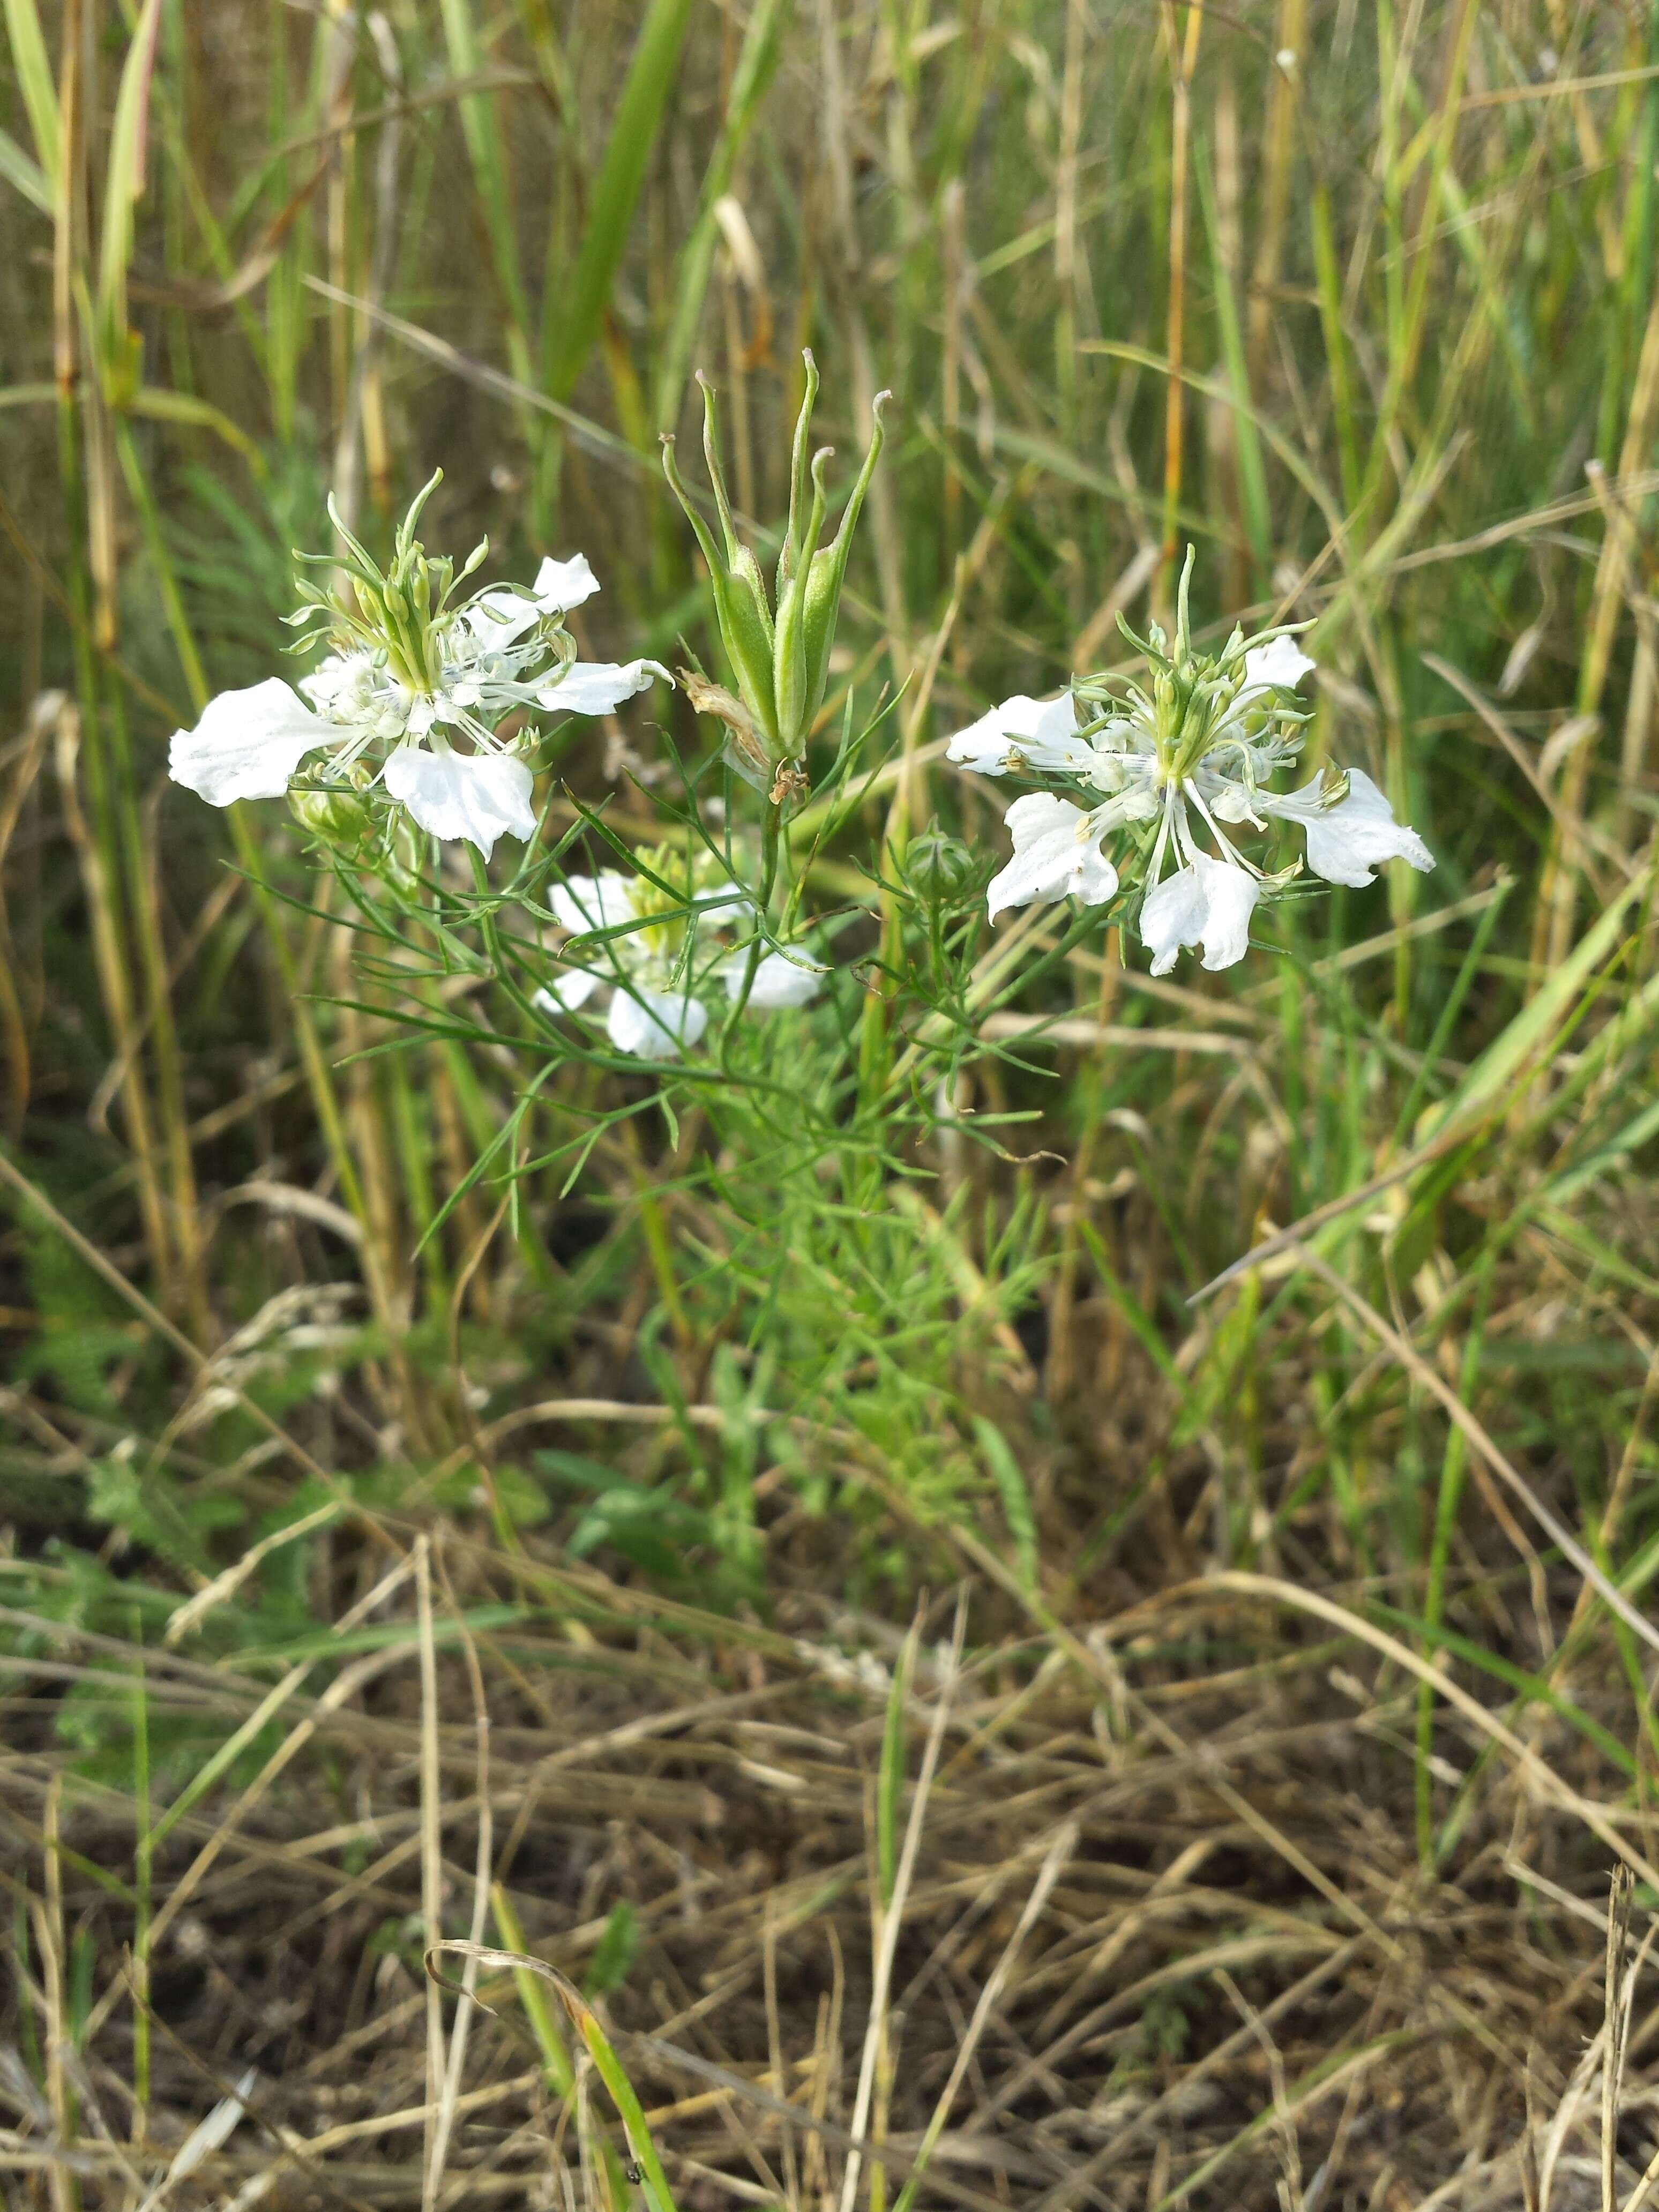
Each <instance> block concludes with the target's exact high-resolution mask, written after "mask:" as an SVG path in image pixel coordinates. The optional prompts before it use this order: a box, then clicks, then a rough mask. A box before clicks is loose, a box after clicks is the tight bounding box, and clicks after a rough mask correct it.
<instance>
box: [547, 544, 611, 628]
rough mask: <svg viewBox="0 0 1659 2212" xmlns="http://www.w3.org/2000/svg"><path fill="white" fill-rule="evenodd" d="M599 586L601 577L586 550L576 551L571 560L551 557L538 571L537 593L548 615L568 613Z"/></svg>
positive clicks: (591, 594) (589, 596)
mask: <svg viewBox="0 0 1659 2212" xmlns="http://www.w3.org/2000/svg"><path fill="white" fill-rule="evenodd" d="M598 590H599V578H598V577H597V576H596V575H595V574H593V571H592V568H589V566H588V565H587V556H586V553H573V554H572V555H571V556H570V558H569V560H568V561H555V560H553V559H551V558H549V559H547V560H545V561H544V562H542V565H541V567H540V568H538V569H537V571H536V583H535V592H536V598H537V600H538V603H539V605H540V606H541V609H542V611H543V612H544V614H559V615H568V613H569V611H570V610H571V608H572V607H580V606H581V605H584V604H585V602H586V601H587V600H589V599H592V596H593V594H594V592H597V591H598Z"/></svg>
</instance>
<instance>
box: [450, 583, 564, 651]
mask: <svg viewBox="0 0 1659 2212" xmlns="http://www.w3.org/2000/svg"><path fill="white" fill-rule="evenodd" d="M545 611H546V610H545V609H544V607H543V606H542V605H541V604H540V602H539V601H538V599H533V598H532V596H531V594H530V593H529V592H515V591H511V590H508V589H506V588H502V589H500V590H497V591H493V592H479V594H478V596H477V599H475V600H474V601H473V602H472V605H471V606H470V607H469V608H468V609H467V611H466V627H467V629H468V630H469V631H470V632H471V635H472V636H473V637H474V638H475V639H476V640H477V642H478V643H479V644H480V645H481V646H483V647H485V649H486V650H487V651H499V650H501V648H502V647H506V646H509V645H511V644H513V642H514V641H515V640H517V639H519V638H521V637H522V636H523V635H524V634H525V632H526V630H527V629H529V628H530V627H531V625H532V623H537V622H539V621H540V620H541V617H542V616H543V614H544V612H545Z"/></svg>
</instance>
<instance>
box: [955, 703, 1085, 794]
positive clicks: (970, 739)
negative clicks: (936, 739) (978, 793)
mask: <svg viewBox="0 0 1659 2212" xmlns="http://www.w3.org/2000/svg"><path fill="white" fill-rule="evenodd" d="M945 758H946V759H947V760H951V761H954V762H955V763H956V764H957V767H958V768H969V769H975V770H976V771H977V773H978V774H979V775H1008V774H1009V773H1010V771H1011V770H1012V772H1013V773H1014V774H1016V775H1018V772H1019V770H1020V769H1022V768H1042V769H1055V770H1059V771H1060V772H1062V773H1070V774H1073V775H1086V774H1087V772H1088V771H1089V769H1091V768H1092V767H1094V766H1095V765H1096V764H1097V763H1096V756H1095V748H1094V747H1093V746H1092V745H1091V744H1085V742H1084V740H1083V739H1082V738H1079V735H1078V733H1077V702H1076V701H1075V700H1074V699H1073V696H1072V695H1071V693H1070V692H1069V691H1062V692H1061V693H1060V696H1059V698H1058V699H1030V698H1028V697H1027V696H1026V695H1025V694H1024V692H1023V691H1018V692H1016V693H1015V695H1014V696H1013V697H1012V699H1005V700H1004V701H1003V702H1002V704H1001V705H1000V707H993V708H991V710H990V712H989V714H981V716H980V718H979V720H978V721H976V722H972V723H970V724H969V726H968V727H967V728H966V729H965V730H958V731H957V734H956V735H955V737H953V738H951V742H950V744H949V745H948V746H947V747H946V748H945Z"/></svg>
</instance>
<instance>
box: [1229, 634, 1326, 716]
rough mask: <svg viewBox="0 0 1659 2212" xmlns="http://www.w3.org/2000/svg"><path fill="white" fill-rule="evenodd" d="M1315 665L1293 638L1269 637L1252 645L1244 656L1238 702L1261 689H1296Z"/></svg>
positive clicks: (1250, 696)
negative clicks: (1261, 643)
mask: <svg viewBox="0 0 1659 2212" xmlns="http://www.w3.org/2000/svg"><path fill="white" fill-rule="evenodd" d="M1315 665H1316V663H1315V662H1313V661H1311V660H1310V659H1309V658H1308V656H1307V654H1306V653H1304V651H1303V650H1302V648H1301V647H1300V646H1299V645H1298V644H1297V641H1296V640H1295V639H1294V638H1293V637H1282V636H1281V637H1270V638H1269V639H1268V640H1267V643H1266V645H1253V646H1252V647H1250V649H1249V652H1248V653H1246V654H1245V656H1244V689H1243V691H1241V692H1240V694H1239V701H1243V700H1245V699H1249V698H1253V697H1255V696H1256V695H1257V694H1258V693H1259V692H1262V691H1294V690H1295V689H1296V687H1297V684H1299V683H1300V682H1301V681H1302V679H1303V678H1304V676H1306V675H1308V674H1309V673H1310V671H1312V669H1313V668H1314V667H1315ZM1237 703H1238V702H1235V704H1237Z"/></svg>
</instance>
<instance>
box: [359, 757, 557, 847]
mask: <svg viewBox="0 0 1659 2212" xmlns="http://www.w3.org/2000/svg"><path fill="white" fill-rule="evenodd" d="M385 782H386V789H387V790H388V791H389V792H390V793H391V794H392V797H393V798H394V799H396V800H397V801H398V804H399V805H402V806H406V807H407V808H408V809H409V812H410V817H411V818H412V819H413V820H414V821H415V822H416V823H417V824H418V825H419V826H420V828H421V829H425V830H428V832H429V833H430V834H431V835H432V836H435V837H444V838H465V840H466V842H468V843H469V844H471V845H476V846H477V848H478V850H479V851H480V852H481V853H482V854H483V856H484V858H485V860H488V859H489V855H490V854H491V853H492V852H493V851H494V849H495V840H496V839H497V837H499V836H501V834H502V832H503V831H505V832H506V833H507V836H510V837H525V838H529V837H533V836H535V834H536V815H535V810H534V809H533V807H532V805H531V804H530V793H531V775H530V770H529V769H527V768H526V766H525V764H524V763H523V762H522V761H521V760H514V759H513V758H512V757H511V756H510V755H508V754H506V753H451V752H441V753H429V752H428V751H427V750H425V748H424V747H423V746H421V745H399V746H398V750H397V751H396V752H395V753H393V754H392V756H391V757H390V758H389V759H388V760H387V762H386V770H385Z"/></svg>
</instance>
